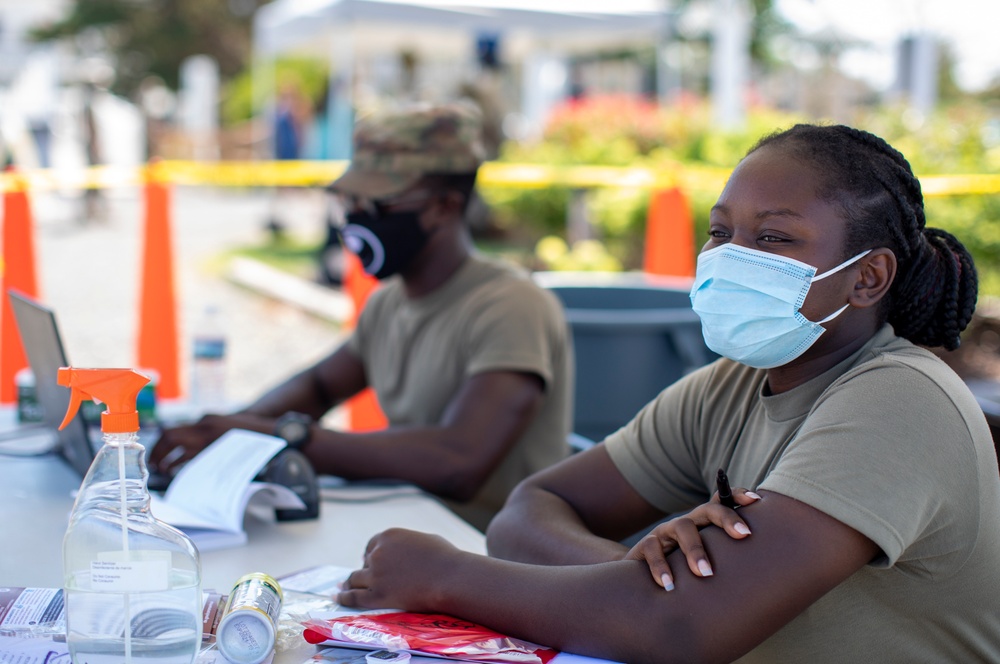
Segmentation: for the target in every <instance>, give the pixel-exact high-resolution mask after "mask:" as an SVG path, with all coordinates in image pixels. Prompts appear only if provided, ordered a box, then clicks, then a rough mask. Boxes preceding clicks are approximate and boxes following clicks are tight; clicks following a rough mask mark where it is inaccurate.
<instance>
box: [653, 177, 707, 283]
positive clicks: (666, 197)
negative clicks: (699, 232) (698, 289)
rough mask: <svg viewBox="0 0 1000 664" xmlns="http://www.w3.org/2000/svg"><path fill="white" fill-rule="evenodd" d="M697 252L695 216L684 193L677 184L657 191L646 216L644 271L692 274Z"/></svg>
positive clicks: (682, 275)
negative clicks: (695, 244)
mask: <svg viewBox="0 0 1000 664" xmlns="http://www.w3.org/2000/svg"><path fill="white" fill-rule="evenodd" d="M695 253H696V252H695V247H694V219H693V218H692V217H691V208H690V206H689V205H688V202H687V198H686V197H685V196H684V193H683V192H682V191H681V190H680V189H678V188H677V187H673V188H670V189H661V190H658V191H654V192H653V193H652V196H651V197H650V201H649V213H648V214H647V216H646V251H645V256H644V259H643V270H644V271H645V272H648V273H649V274H661V275H671V276H678V277H693V276H694V267H695Z"/></svg>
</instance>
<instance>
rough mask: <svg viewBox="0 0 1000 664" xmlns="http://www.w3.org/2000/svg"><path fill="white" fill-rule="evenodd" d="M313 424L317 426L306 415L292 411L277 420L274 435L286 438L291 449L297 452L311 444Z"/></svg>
mask: <svg viewBox="0 0 1000 664" xmlns="http://www.w3.org/2000/svg"><path fill="white" fill-rule="evenodd" d="M313 424H315V421H314V420H313V418H311V417H309V416H308V415H306V414H305V413H296V412H295V411H294V410H290V411H288V412H287V413H285V414H284V415H282V416H281V417H279V418H278V419H277V420H275V422H274V435H275V436H277V437H278V438H284V439H285V442H287V443H288V446H289V447H291V448H292V449H295V450H297V449H299V448H301V447H302V446H303V445H305V444H306V443H307V442H309V438H310V436H312V425H313Z"/></svg>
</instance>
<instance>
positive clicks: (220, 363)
mask: <svg viewBox="0 0 1000 664" xmlns="http://www.w3.org/2000/svg"><path fill="white" fill-rule="evenodd" d="M192 341H193V343H192V345H193V351H194V353H193V357H192V363H191V403H192V404H193V405H194V406H197V407H198V408H199V409H201V410H203V411H218V410H222V409H224V408H225V406H226V333H225V327H224V325H223V320H222V311H221V310H220V309H219V308H218V307H217V306H215V305H209V306H207V307H206V308H205V311H204V312H203V313H202V317H201V320H200V321H199V322H198V326H197V327H196V328H195V331H194V338H193V340H192Z"/></svg>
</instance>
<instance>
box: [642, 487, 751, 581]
mask: <svg viewBox="0 0 1000 664" xmlns="http://www.w3.org/2000/svg"><path fill="white" fill-rule="evenodd" d="M733 498H734V499H735V500H736V503H737V504H738V505H740V506H742V505H750V504H751V503H753V502H755V501H757V500H760V496H758V495H757V494H756V493H754V492H752V491H747V490H746V489H733ZM709 524H714V525H716V526H719V527H720V528H722V529H723V530H725V531H726V532H727V533H729V536H730V537H732V538H733V539H743V538H744V537H747V536H749V535H750V528H749V527H747V524H746V523H745V522H744V521H743V519H741V518H740V517H739V515H738V514H737V512H736V510H733V509H730V508H728V507H725V506H723V505H721V504H720V503H719V494H718V493H716V494H714V495H713V496H712V499H711V500H710V501H709V502H707V503H705V504H703V505H699V506H698V507H696V508H694V509H693V510H691V511H690V512H688V513H687V514H685V515H683V516H679V517H677V518H675V519H671V520H670V521H667V522H666V523H661V524H660V525H658V526H656V527H655V528H653V530H651V531H650V532H649V534H648V535H646V536H645V537H643V538H642V539H641V540H639V542H638V544H636V545H635V546H633V547H632V549H631V550H630V551H629V552H628V553H627V554H625V560H645V561H646V564H647V565H649V571H650V573H651V574H652V575H653V580H654V581H656V583H657V584H659V585H661V586H663V587H664V589H666V590H673V589H674V580H673V575H672V574H671V572H670V565H668V564H667V557H666V554H668V553H670V552H671V551H673V550H674V549H676V548H678V547H679V548H680V550H681V551H683V552H684V556H685V557H686V558H687V563H688V567H689V568H690V569H691V572H692V573H693V574H694V575H695V576H702V577H704V576H712V565H711V563H709V561H708V556H707V555H706V553H705V547H704V545H702V542H701V533H700V532H699V530H700V529H701V528H704V527H705V526H707V525H709Z"/></svg>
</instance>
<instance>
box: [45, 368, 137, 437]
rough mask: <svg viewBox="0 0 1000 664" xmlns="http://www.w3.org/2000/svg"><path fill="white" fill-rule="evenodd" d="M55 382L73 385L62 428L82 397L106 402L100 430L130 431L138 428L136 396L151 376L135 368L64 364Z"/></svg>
mask: <svg viewBox="0 0 1000 664" xmlns="http://www.w3.org/2000/svg"><path fill="white" fill-rule="evenodd" d="M56 382H58V383H59V384H60V385H62V386H63V387H68V388H70V390H71V392H70V398H69V408H68V409H67V410H66V417H65V418H63V421H62V424H60V425H59V428H60V429H62V428H64V427H65V426H66V425H67V424H69V423H70V421H71V420H72V419H73V417H74V416H75V415H76V411H77V410H79V408H80V404H81V403H83V399H84V398H87V399H97V400H98V401H101V402H102V403H104V404H105V405H106V406H107V410H105V411H104V412H103V413H101V431H103V432H104V433H127V432H131V431H138V430H139V413H138V411H137V410H136V409H135V400H136V397H137V396H138V395H139V390H141V389H142V388H143V387H144V386H145V385H146V383H148V382H149V378H147V377H146V376H143V375H142V374H141V373H139V372H137V371H135V370H134V369H77V368H74V367H62V368H60V369H59V371H58V373H57V376H56Z"/></svg>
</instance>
